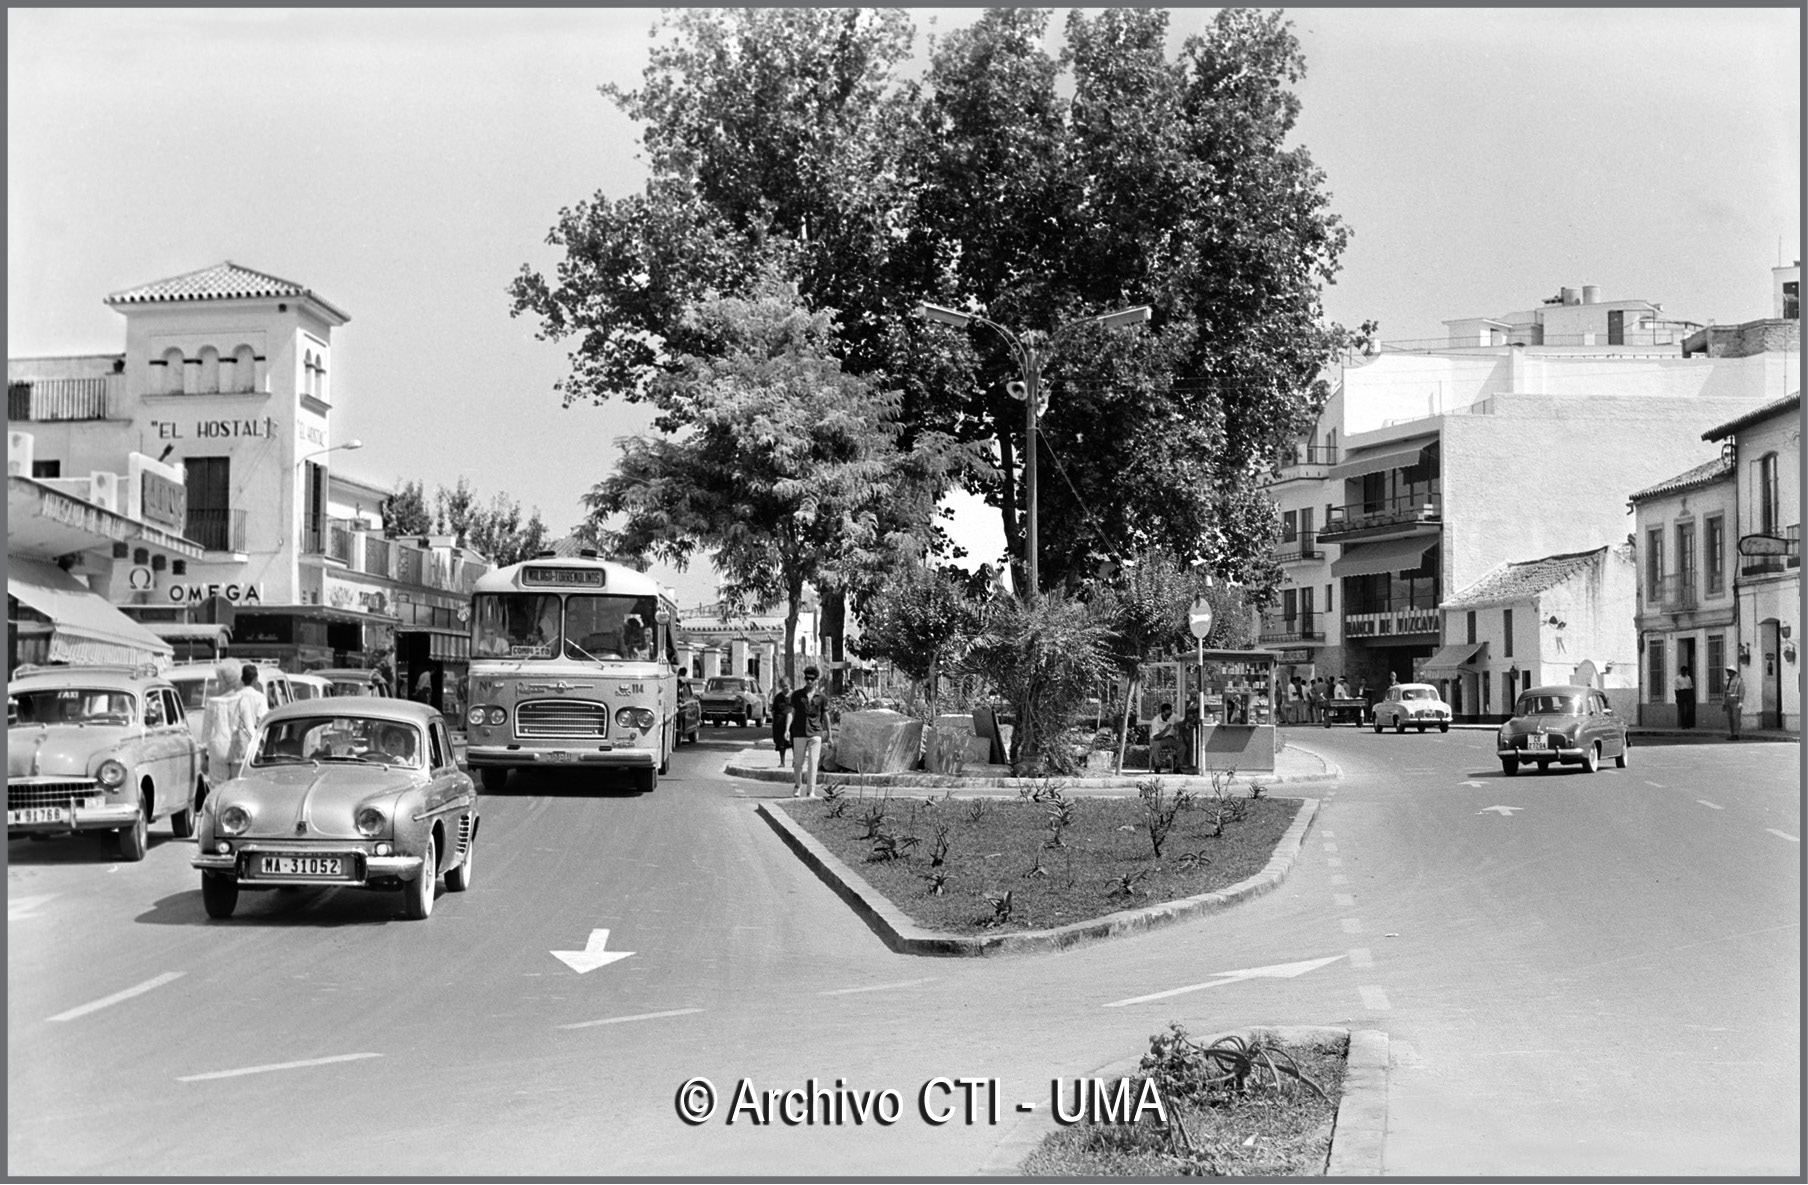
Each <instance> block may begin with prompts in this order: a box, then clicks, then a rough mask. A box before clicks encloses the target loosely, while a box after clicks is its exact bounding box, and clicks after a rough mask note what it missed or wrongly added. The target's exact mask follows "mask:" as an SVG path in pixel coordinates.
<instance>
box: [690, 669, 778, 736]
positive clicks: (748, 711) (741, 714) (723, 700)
mask: <svg viewBox="0 0 1808 1185" xmlns="http://www.w3.org/2000/svg"><path fill="white" fill-rule="evenodd" d="M697 698H698V699H699V700H701V701H702V704H703V718H704V719H705V720H708V721H711V722H712V723H713V722H715V721H718V720H732V721H734V722H735V723H736V724H739V725H742V726H745V725H748V724H764V723H765V722H766V693H765V692H764V691H762V690H761V689H760V681H759V680H758V679H755V678H753V677H751V676H749V675H712V676H710V678H709V679H708V680H706V681H705V682H704V684H703V694H702V695H700V696H698V697H697Z"/></svg>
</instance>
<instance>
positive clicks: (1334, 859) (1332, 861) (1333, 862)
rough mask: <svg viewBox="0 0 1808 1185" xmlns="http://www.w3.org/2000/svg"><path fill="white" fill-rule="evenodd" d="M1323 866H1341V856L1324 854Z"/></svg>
mask: <svg viewBox="0 0 1808 1185" xmlns="http://www.w3.org/2000/svg"><path fill="white" fill-rule="evenodd" d="M1325 867H1326V868H1342V867H1343V857H1342V856H1326V857H1325Z"/></svg>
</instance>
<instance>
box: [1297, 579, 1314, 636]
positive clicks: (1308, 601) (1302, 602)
mask: <svg viewBox="0 0 1808 1185" xmlns="http://www.w3.org/2000/svg"><path fill="white" fill-rule="evenodd" d="M1299 611H1300V632H1301V633H1304V634H1309V633H1311V632H1312V586H1311V585H1307V586H1306V587H1305V588H1302V589H1300V590H1299Z"/></svg>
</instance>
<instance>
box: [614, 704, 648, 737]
mask: <svg viewBox="0 0 1808 1185" xmlns="http://www.w3.org/2000/svg"><path fill="white" fill-rule="evenodd" d="M653 720H654V716H653V711H652V709H651V708H621V709H619V710H618V711H617V712H616V713H615V726H616V727H617V728H638V729H640V730H641V731H642V732H646V731H648V730H649V729H651V728H652V727H653Z"/></svg>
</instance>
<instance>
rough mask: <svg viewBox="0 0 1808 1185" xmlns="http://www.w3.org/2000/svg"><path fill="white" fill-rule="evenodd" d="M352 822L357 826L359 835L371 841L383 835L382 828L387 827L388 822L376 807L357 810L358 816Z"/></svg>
mask: <svg viewBox="0 0 1808 1185" xmlns="http://www.w3.org/2000/svg"><path fill="white" fill-rule="evenodd" d="M354 822H355V823H356V824H357V826H358V834H359V835H362V836H364V837H365V838H366V839H372V838H375V837H376V836H378V835H381V834H382V833H383V828H384V827H385V826H387V825H388V823H389V820H388V818H386V817H385V816H384V814H383V812H382V811H380V810H378V809H377V808H376V807H374V806H366V807H359V808H358V815H357V818H356V819H355V820H354Z"/></svg>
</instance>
